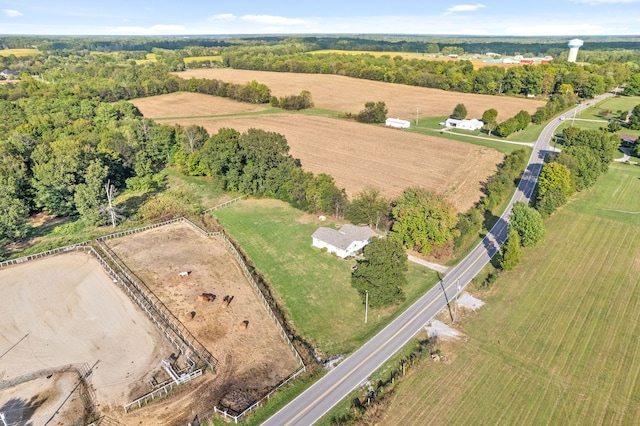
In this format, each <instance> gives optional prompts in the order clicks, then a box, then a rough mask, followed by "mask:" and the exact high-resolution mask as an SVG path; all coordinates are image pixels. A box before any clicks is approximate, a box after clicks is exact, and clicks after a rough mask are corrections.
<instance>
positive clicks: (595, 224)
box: [381, 165, 640, 425]
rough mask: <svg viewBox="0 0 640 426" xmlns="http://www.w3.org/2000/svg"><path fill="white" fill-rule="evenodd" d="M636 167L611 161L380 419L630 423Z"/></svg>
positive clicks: (635, 332)
mask: <svg viewBox="0 0 640 426" xmlns="http://www.w3.org/2000/svg"><path fill="white" fill-rule="evenodd" d="M638 193H640V167H637V166H629V165H612V166H611V170H610V171H609V173H608V174H607V175H605V176H603V177H602V178H601V179H600V180H599V182H598V183H597V184H596V185H595V187H594V188H592V189H590V190H587V191H584V192H582V193H580V194H578V195H577V196H576V197H575V199H573V200H572V201H571V202H570V204H568V205H567V206H565V208H564V209H562V210H561V211H559V212H558V213H556V214H555V215H554V216H552V217H551V218H550V219H549V220H548V221H547V230H548V233H547V237H546V239H545V241H544V242H543V243H541V244H540V245H539V246H538V247H536V248H534V249H529V250H527V251H525V254H524V260H523V262H522V264H520V265H519V266H518V268H516V270H514V271H512V272H509V273H503V274H502V275H501V278H500V279H499V280H498V281H497V282H496V283H495V284H494V287H493V288H492V289H491V290H490V292H489V293H485V294H480V297H481V298H483V299H485V300H486V301H487V302H488V303H487V304H486V305H485V306H484V307H483V308H482V309H481V310H480V311H479V312H478V313H471V314H468V315H467V316H466V317H464V318H463V320H462V321H461V324H460V328H461V330H462V331H463V332H464V334H465V337H464V338H463V339H461V340H459V341H458V342H457V343H453V344H451V345H450V346H447V351H448V353H447V354H446V355H447V356H448V358H449V360H450V362H448V363H429V362H426V363H424V364H423V365H422V366H421V367H420V369H419V370H418V371H416V372H415V373H414V374H412V375H411V376H410V377H409V378H408V379H407V380H406V381H404V382H402V383H401V384H400V386H399V387H398V388H397V393H396V395H395V396H394V397H393V402H392V404H391V406H390V408H389V410H388V413H387V416H386V421H385V422H382V423H381V424H394V425H395V424H405V425H418V424H423V422H424V419H430V423H432V424H638V422H640V339H639V337H640V309H638V303H639V300H640V281H639V280H638V276H639V275H640V232H639V231H640V199H638Z"/></svg>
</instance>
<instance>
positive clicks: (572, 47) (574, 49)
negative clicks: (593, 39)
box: [567, 38, 584, 62]
mask: <svg viewBox="0 0 640 426" xmlns="http://www.w3.org/2000/svg"><path fill="white" fill-rule="evenodd" d="M583 44H584V41H582V40H580V39H579V38H574V39H573V40H569V57H568V58H567V62H575V61H576V58H577V57H578V49H580V48H581V47H582V45H583Z"/></svg>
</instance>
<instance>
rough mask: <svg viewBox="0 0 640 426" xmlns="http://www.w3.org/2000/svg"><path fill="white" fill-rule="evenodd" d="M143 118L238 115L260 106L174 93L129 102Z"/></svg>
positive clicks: (195, 94)
mask: <svg viewBox="0 0 640 426" xmlns="http://www.w3.org/2000/svg"><path fill="white" fill-rule="evenodd" d="M131 103H132V104H133V105H135V106H136V107H137V108H138V109H139V110H140V112H141V113H142V114H143V115H144V116H145V117H153V118H165V117H193V116H203V115H224V114H238V113H242V112H252V111H260V110H261V109H263V108H264V107H263V106H261V105H254V104H248V103H243V102H237V101H234V100H231V99H226V98H221V97H219V96H211V95H203V94H202V93H188V92H176V93H169V94H167V95H159V96H151V97H148V98H140V99H134V100H132V101H131Z"/></svg>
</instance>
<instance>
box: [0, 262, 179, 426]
mask: <svg viewBox="0 0 640 426" xmlns="http://www.w3.org/2000/svg"><path fill="white" fill-rule="evenodd" d="M0 300H2V301H3V308H2V310H1V311H0V318H1V322H2V327H1V328H0V353H3V355H2V357H1V358H0V378H1V380H2V381H3V382H5V381H11V380H15V379H16V378H18V377H21V376H25V375H31V374H34V373H37V372H41V371H43V370H45V371H46V370H49V371H53V370H56V369H58V368H62V367H64V366H67V365H69V364H77V365H81V366H86V367H91V366H94V365H95V368H94V369H93V372H92V374H91V375H90V383H91V387H92V389H93V390H94V391H95V396H96V400H97V401H96V402H97V404H99V405H100V406H101V407H102V408H103V409H118V410H120V411H121V410H122V406H123V404H124V403H126V402H129V400H130V399H131V398H132V397H134V396H137V393H138V392H139V389H140V385H141V383H145V382H146V381H147V380H148V378H149V376H150V375H151V374H152V372H153V370H155V369H158V368H159V367H160V360H161V359H162V358H163V357H166V356H168V355H169V354H170V353H171V351H172V348H171V347H170V346H169V345H168V344H167V343H165V339H164V338H163V337H162V335H161V334H160V333H159V332H158V331H157V330H156V328H155V327H154V326H153V325H152V324H151V322H150V321H149V320H148V319H147V317H146V316H145V315H144V314H143V313H142V311H140V310H139V309H137V307H136V306H135V305H134V304H133V303H132V302H131V301H130V300H129V299H128V298H127V297H126V296H125V293H124V292H123V291H122V290H120V289H119V288H118V287H117V286H116V285H115V284H114V283H113V282H112V279H111V277H110V276H108V275H107V274H106V272H104V270H103V269H102V267H101V266H100V264H99V263H98V261H97V260H96V259H95V258H94V257H92V256H91V255H89V254H86V253H83V252H71V253H66V254H60V255H56V256H51V257H47V258H43V259H38V260H34V261H30V262H26V263H23V264H19V265H16V266H11V267H7V268H4V269H0ZM74 375H75V377H76V378H75V379H73V375H72V376H71V379H70V378H69V376H64V377H62V378H60V379H58V378H56V377H57V376H56V375H55V374H54V375H53V376H51V377H50V379H51V380H47V378H46V377H45V378H44V380H43V379H42V378H41V377H39V376H38V375H37V374H36V376H35V378H34V379H33V380H32V381H28V382H25V383H24V384H20V385H19V386H15V387H12V388H8V389H5V390H3V391H0V401H1V402H2V403H3V404H9V405H11V404H13V405H14V406H22V407H30V408H29V409H27V410H26V411H25V412H28V413H29V416H31V421H32V422H33V423H32V424H44V422H42V423H40V422H39V421H35V420H34V419H36V418H41V416H42V415H44V414H43V412H46V410H47V407H49V408H51V407H50V406H51V404H44V403H39V402H38V401H39V398H45V399H46V400H49V402H52V401H54V400H55V398H56V397H55V395H61V394H64V397H66V396H67V395H69V394H70V393H71V390H72V389H73V387H74V386H75V385H76V384H77V382H78V380H77V374H75V373H74ZM29 383H31V385H29ZM63 384H64V386H63ZM34 386H35V387H34ZM30 389H35V391H36V393H35V394H30ZM43 395H44V396H43ZM7 396H8V397H9V399H6V398H7ZM9 400H12V401H13V402H11V403H10V402H9ZM40 402H42V401H40ZM54 405H55V404H54ZM55 408H58V407H55ZM55 408H53V411H52V412H51V413H50V414H51V415H52V414H53V413H54V412H55V411H56V410H55ZM58 422H59V419H58V418H57V417H56V418H54V421H53V422H52V424H58ZM70 423H71V422H69V423H66V424H70ZM20 424H22V423H20ZM62 424H65V422H63V423H62Z"/></svg>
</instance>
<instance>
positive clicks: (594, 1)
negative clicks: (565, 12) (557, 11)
mask: <svg viewBox="0 0 640 426" xmlns="http://www.w3.org/2000/svg"><path fill="white" fill-rule="evenodd" d="M571 2H572V3H581V4H590V5H592V6H595V5H598V4H625V3H640V0H571Z"/></svg>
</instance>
